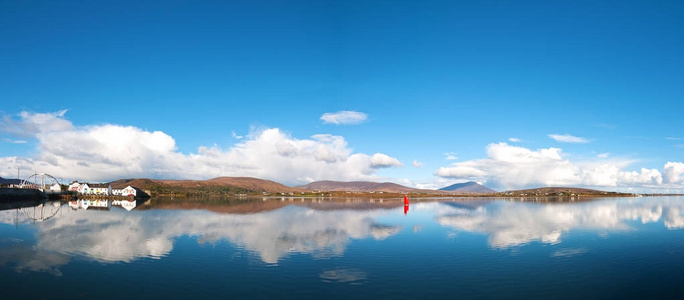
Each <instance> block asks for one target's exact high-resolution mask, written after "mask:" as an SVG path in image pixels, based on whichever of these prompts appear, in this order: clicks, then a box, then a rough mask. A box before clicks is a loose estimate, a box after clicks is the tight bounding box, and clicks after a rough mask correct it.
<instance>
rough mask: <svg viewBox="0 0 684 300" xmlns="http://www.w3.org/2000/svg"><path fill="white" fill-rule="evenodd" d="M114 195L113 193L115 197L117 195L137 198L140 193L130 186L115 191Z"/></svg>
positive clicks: (113, 191)
mask: <svg viewBox="0 0 684 300" xmlns="http://www.w3.org/2000/svg"><path fill="white" fill-rule="evenodd" d="M112 193H113V195H117V196H133V197H135V196H137V194H138V191H137V189H136V188H134V187H132V186H130V185H129V186H127V187H125V188H123V189H113V190H112Z"/></svg>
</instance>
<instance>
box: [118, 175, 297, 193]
mask: <svg viewBox="0 0 684 300" xmlns="http://www.w3.org/2000/svg"><path fill="white" fill-rule="evenodd" d="M110 184H111V185H112V187H113V188H124V187H126V186H128V185H130V186H133V187H137V188H140V189H143V190H145V189H159V188H166V189H173V188H179V189H203V188H210V187H233V188H240V189H243V190H248V191H252V192H268V193H299V192H303V190H301V189H297V188H293V187H289V186H286V185H283V184H280V183H277V182H274V181H270V180H264V179H258V178H251V177H218V178H214V179H209V180H168V179H164V180H158V179H147V178H141V179H121V180H117V181H114V182H111V183H110Z"/></svg>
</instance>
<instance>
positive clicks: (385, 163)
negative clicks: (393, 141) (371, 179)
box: [371, 153, 403, 168]
mask: <svg viewBox="0 0 684 300" xmlns="http://www.w3.org/2000/svg"><path fill="white" fill-rule="evenodd" d="M371 166H372V167H373V168H389V167H401V166H403V164H402V163H401V162H399V160H398V159H396V158H394V157H390V156H388V155H387V154H382V153H375V154H373V156H372V157H371Z"/></svg>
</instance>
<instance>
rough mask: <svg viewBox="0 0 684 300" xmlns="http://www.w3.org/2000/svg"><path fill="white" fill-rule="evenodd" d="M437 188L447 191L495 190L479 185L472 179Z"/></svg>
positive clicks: (484, 191)
mask: <svg viewBox="0 0 684 300" xmlns="http://www.w3.org/2000/svg"><path fill="white" fill-rule="evenodd" d="M439 190H440V191H449V192H462V193H476V194H487V193H496V191H495V190H493V189H490V188H488V187H486V186H484V185H481V184H479V183H477V182H474V181H469V182H464V183H456V184H452V185H450V186H447V187H443V188H441V189H439Z"/></svg>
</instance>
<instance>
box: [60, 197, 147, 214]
mask: <svg viewBox="0 0 684 300" xmlns="http://www.w3.org/2000/svg"><path fill="white" fill-rule="evenodd" d="M112 206H119V207H121V208H123V209H125V210H127V211H131V210H133V209H134V208H136V207H137V206H138V202H137V201H136V200H106V199H97V200H87V199H86V200H73V201H69V207H71V208H72V209H74V210H79V209H82V210H110V209H111V208H112Z"/></svg>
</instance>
